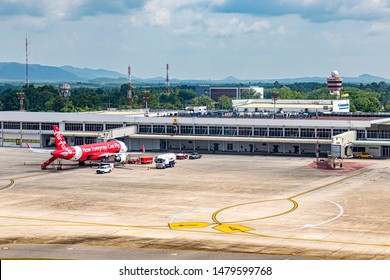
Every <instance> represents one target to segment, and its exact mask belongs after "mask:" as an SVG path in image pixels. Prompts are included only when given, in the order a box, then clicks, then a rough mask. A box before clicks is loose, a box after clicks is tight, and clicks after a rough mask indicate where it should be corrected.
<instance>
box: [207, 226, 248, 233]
mask: <svg viewBox="0 0 390 280" xmlns="http://www.w3.org/2000/svg"><path fill="white" fill-rule="evenodd" d="M213 229H216V230H219V231H222V232H225V233H236V232H245V231H250V230H253V228H249V227H245V226H242V225H236V224H219V225H217V226H215V227H213Z"/></svg>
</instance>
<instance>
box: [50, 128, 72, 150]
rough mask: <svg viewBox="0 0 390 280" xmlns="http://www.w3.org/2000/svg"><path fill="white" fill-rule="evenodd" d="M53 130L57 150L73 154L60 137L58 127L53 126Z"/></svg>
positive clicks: (62, 137)
mask: <svg viewBox="0 0 390 280" xmlns="http://www.w3.org/2000/svg"><path fill="white" fill-rule="evenodd" d="M53 130H54V137H55V138H56V146H57V149H59V150H65V151H67V152H68V153H69V154H73V151H72V149H71V148H70V147H69V146H68V144H67V143H66V141H65V138H64V136H62V134H61V132H60V130H59V128H58V126H56V125H53Z"/></svg>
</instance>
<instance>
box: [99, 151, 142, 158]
mask: <svg viewBox="0 0 390 280" xmlns="http://www.w3.org/2000/svg"><path fill="white" fill-rule="evenodd" d="M142 154H143V153H133V152H126V153H105V154H101V155H99V158H103V157H112V156H120V155H126V156H127V155H130V156H131V155H134V156H136V155H142Z"/></svg>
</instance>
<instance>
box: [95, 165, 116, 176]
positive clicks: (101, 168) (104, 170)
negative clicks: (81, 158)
mask: <svg viewBox="0 0 390 280" xmlns="http://www.w3.org/2000/svg"><path fill="white" fill-rule="evenodd" d="M113 168H114V164H112V163H100V164H99V167H98V168H97V169H96V173H97V174H104V173H111V172H112V169H113Z"/></svg>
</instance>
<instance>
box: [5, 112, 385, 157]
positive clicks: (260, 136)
mask: <svg viewBox="0 0 390 280" xmlns="http://www.w3.org/2000/svg"><path fill="white" fill-rule="evenodd" d="M52 125H58V126H59V128H60V130H61V131H62V132H63V134H64V136H65V138H66V139H67V141H68V142H69V144H70V145H80V144H85V143H92V142H95V141H96V140H97V139H98V138H119V139H121V140H123V141H124V142H125V143H126V144H127V145H128V147H130V149H131V150H141V147H142V145H145V148H146V150H149V151H151V150H153V151H177V150H184V151H192V150H198V151H201V152H218V153H251V154H282V155H310V156H314V155H315V152H316V146H317V145H318V146H319V149H320V153H321V154H322V155H326V154H328V153H329V152H330V151H331V148H332V147H331V146H332V143H333V142H332V138H334V137H336V136H338V135H340V134H342V133H344V132H348V131H354V132H356V134H355V135H356V136H355V138H354V139H352V140H351V144H352V145H353V146H354V151H355V152H369V153H372V154H373V155H375V156H377V157H379V156H381V157H390V118H384V117H381V116H380V115H373V116H372V117H356V116H350V117H330V116H329V117H320V118H318V119H316V118H305V119H300V118H281V119H271V118H256V117H251V118H226V117H223V118H221V117H213V118H210V117H204V116H203V117H193V116H191V117H190V116H179V117H178V116H175V115H173V114H167V115H165V116H161V115H160V116H157V115H155V116H151V117H144V116H143V115H142V114H131V113H130V112H91V113H35V112H19V111H12V112H0V146H2V147H21V146H23V147H24V146H25V145H24V144H23V143H25V142H28V143H29V144H30V145H31V146H32V147H45V146H48V145H50V143H51V142H52V137H53V131H52Z"/></svg>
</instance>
